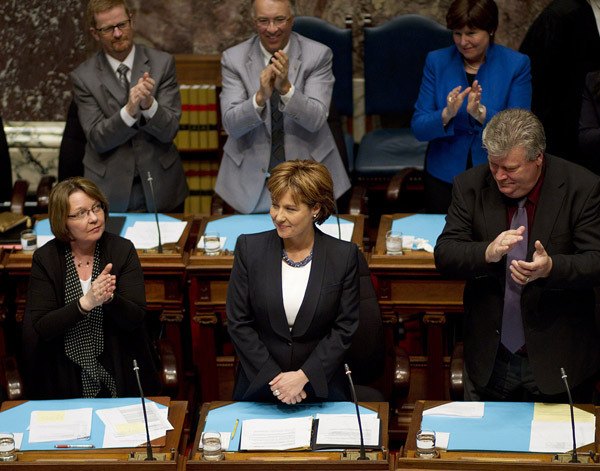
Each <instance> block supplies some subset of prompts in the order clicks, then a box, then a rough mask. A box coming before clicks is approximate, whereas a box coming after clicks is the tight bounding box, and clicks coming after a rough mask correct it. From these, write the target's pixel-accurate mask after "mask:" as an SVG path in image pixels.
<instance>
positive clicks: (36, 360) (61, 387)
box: [23, 232, 160, 399]
mask: <svg viewBox="0 0 600 471" xmlns="http://www.w3.org/2000/svg"><path fill="white" fill-rule="evenodd" d="M98 243H99V244H100V266H101V268H104V267H105V266H106V264H107V263H109V262H110V263H112V264H113V269H112V271H111V273H112V274H114V275H116V277H117V289H116V291H115V296H114V299H113V301H111V302H110V303H108V304H105V305H104V306H103V309H104V351H103V353H102V355H101V357H100V363H102V365H104V367H105V368H106V369H107V371H108V372H109V373H111V374H112V375H113V377H114V378H115V382H116V386H117V395H118V396H120V397H128V396H137V395H138V394H139V390H138V388H137V383H136V379H135V376H134V373H133V366H132V365H133V359H136V360H137V362H138V364H139V365H140V376H141V380H142V384H143V387H144V393H146V394H156V393H158V392H159V391H160V385H159V380H158V375H157V371H156V361H155V356H154V354H153V352H152V349H151V345H150V341H149V339H148V335H147V332H146V329H145V324H144V318H145V315H146V296H145V288H144V276H143V273H142V267H141V265H140V261H139V259H138V256H137V253H136V251H135V248H134V247H133V244H132V243H131V242H130V241H129V240H127V239H123V238H121V237H119V236H117V235H114V234H111V233H108V232H105V233H104V234H103V235H102V237H101V238H100V240H99V241H98ZM64 247H65V244H64V243H62V242H60V241H58V240H57V239H53V240H51V241H50V242H48V243H47V244H45V245H44V246H43V247H41V248H39V249H38V250H36V251H35V252H34V254H33V262H32V266H31V278H30V280H29V291H28V293H27V306H26V308H25V317H24V319H23V348H24V352H23V356H24V358H25V360H26V369H25V379H26V386H27V388H28V390H27V397H28V398H30V399H63V398H72V397H81V394H82V387H81V370H80V368H79V366H78V365H76V364H75V363H73V361H71V360H70V359H69V358H67V356H66V355H65V351H64V334H65V332H66V331H67V330H68V329H69V328H70V327H72V326H73V325H75V323H77V321H79V319H81V316H82V314H81V313H80V312H79V310H78V309H77V303H76V302H71V303H69V304H66V305H65V300H64V297H65V278H66V258H65V255H64Z"/></svg>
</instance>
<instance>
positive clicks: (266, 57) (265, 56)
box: [115, 38, 290, 70]
mask: <svg viewBox="0 0 600 471" xmlns="http://www.w3.org/2000/svg"><path fill="white" fill-rule="evenodd" d="M258 44H259V45H260V51H261V52H262V55H263V60H264V63H265V65H268V64H269V61H270V60H271V57H273V54H271V53H270V52H269V51H267V50H266V49H265V47H264V46H263V44H262V43H261V42H260V38H258ZM289 50H290V41H288V43H287V44H286V45H285V47H284V48H283V52H285V53H286V54H287V53H288V51H289ZM115 70H116V69H115Z"/></svg>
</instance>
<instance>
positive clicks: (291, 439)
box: [240, 415, 313, 450]
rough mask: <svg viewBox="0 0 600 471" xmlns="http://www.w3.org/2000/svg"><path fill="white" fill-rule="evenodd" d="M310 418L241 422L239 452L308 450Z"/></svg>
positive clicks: (310, 428) (311, 420)
mask: <svg viewBox="0 0 600 471" xmlns="http://www.w3.org/2000/svg"><path fill="white" fill-rule="evenodd" d="M312 424H313V418H312V416H310V415H309V416H307V417H295V418H291V419H249V420H244V421H243V422H242V439H241V442H240V450H306V449H310V438H311V435H312Z"/></svg>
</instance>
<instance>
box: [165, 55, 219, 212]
mask: <svg viewBox="0 0 600 471" xmlns="http://www.w3.org/2000/svg"><path fill="white" fill-rule="evenodd" d="M220 60H221V57H220V55H218V54H215V55H196V54H176V55H175V67H176V70H177V80H178V82H179V84H180V89H181V107H182V113H181V122H180V129H179V133H178V134H177V137H176V139H175V143H176V145H177V148H178V150H179V153H180V154H181V157H182V159H183V167H184V170H185V174H186V177H187V180H188V186H189V188H190V196H188V198H187V199H186V201H185V212H186V213H188V214H210V206H211V200H212V196H213V194H214V187H215V180H216V178H217V173H218V171H219V164H220V161H221V156H222V149H223V142H224V137H223V132H222V127H221V120H220V112H219V102H218V94H219V91H220V86H221V64H220Z"/></svg>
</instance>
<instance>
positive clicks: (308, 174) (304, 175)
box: [267, 160, 335, 224]
mask: <svg viewBox="0 0 600 471" xmlns="http://www.w3.org/2000/svg"><path fill="white" fill-rule="evenodd" d="M267 188H268V189H269V191H270V192H271V200H273V201H279V200H280V199H281V198H282V197H283V195H284V194H285V193H286V192H287V191H288V190H290V191H291V193H292V199H293V200H294V202H295V203H304V204H305V205H307V206H308V207H309V208H314V207H315V206H316V205H320V207H321V209H320V210H319V213H318V214H317V217H316V218H315V222H316V223H317V224H322V223H323V221H325V220H326V219H327V218H328V217H329V216H330V215H331V214H332V213H333V212H334V211H335V198H334V196H333V180H332V178H331V174H330V173H329V170H327V167H325V165H323V164H320V163H319V162H315V161H314V160H288V161H287V162H283V163H281V164H279V165H278V166H277V167H275V168H274V169H273V170H272V171H271V176H270V178H269V180H268V182H267Z"/></svg>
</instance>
